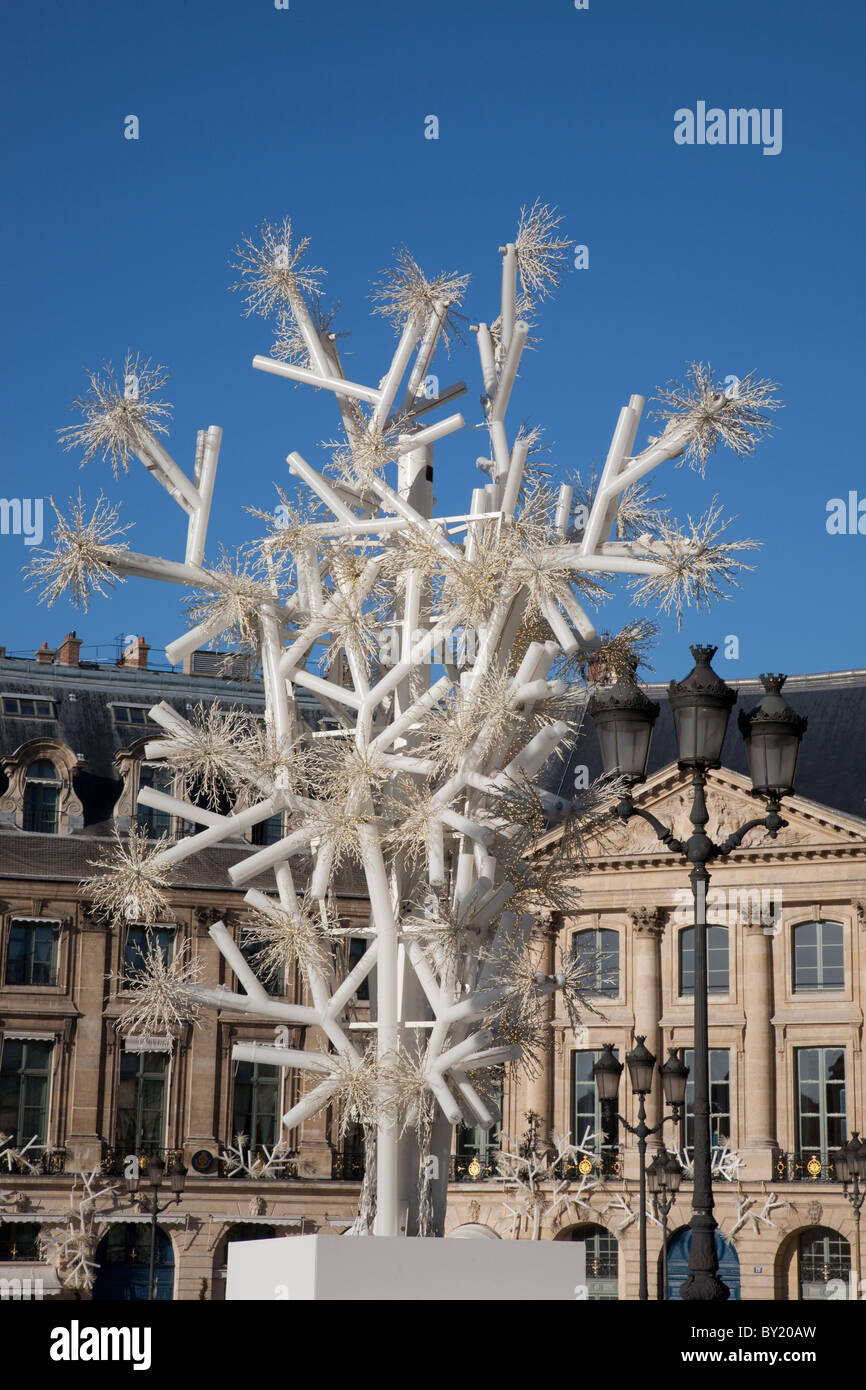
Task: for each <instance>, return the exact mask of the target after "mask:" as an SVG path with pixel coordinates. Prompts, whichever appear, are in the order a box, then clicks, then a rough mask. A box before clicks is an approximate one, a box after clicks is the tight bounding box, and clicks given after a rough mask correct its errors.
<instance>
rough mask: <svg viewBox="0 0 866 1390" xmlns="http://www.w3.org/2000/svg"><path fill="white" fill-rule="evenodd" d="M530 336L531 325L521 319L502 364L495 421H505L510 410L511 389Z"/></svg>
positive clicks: (495, 403) (515, 328)
mask: <svg viewBox="0 0 866 1390" xmlns="http://www.w3.org/2000/svg"><path fill="white" fill-rule="evenodd" d="M528 336H529V324H527V323H524V322H523V320H522V319H521V320H520V321H519V322H518V323H516V324H515V325H514V333H513V336H512V338H511V342H510V343H509V345H508V352H507V354H506V357H505V361H504V362H503V364H502V371H501V373H500V375H499V388H498V390H497V392H496V399H495V400H494V402H493V419H494V420H504V419H505V412H506V410H507V409H508V402H509V400H510V399H511V389H512V387H513V386H514V378H515V377H516V376H517V368H518V367H519V365H520V359H521V357H522V356H523V349H524V348H525V347H526V339H527V338H528Z"/></svg>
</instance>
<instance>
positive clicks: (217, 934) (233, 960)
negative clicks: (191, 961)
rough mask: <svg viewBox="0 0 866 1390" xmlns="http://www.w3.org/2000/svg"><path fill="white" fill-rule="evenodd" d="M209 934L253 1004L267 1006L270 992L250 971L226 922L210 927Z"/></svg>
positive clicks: (216, 923) (215, 923)
mask: <svg viewBox="0 0 866 1390" xmlns="http://www.w3.org/2000/svg"><path fill="white" fill-rule="evenodd" d="M207 934H208V936H209V937H210V939H211V941H213V942H214V943H215V944H216V946H217V948H218V949H219V953H220V955H221V956H222V958H223V960H224V961H225V962H226V964H227V965H229V966H230V967H231V969H232V970H233V971H234V972H235V974H236V975H237V978H238V982H239V984H241V985H243V987H244V989H245V991H246V993H247V997H248V998H249V999H250V1000H251V1002H253V1003H255V1004H257V1005H258V1004H266V1003H267V1002H268V992H267V990H266V989H265V987H264V985H263V984H262V982H261V980H260V979H259V977H258V975H256V974H254V973H253V971H252V970H251V969H250V967H249V964H248V963H247V961H246V960H245V959H244V955H243V952H242V951H241V948H240V947H239V946H238V945H236V943H235V942H234V941H233V940H232V937H231V933H230V932H229V930H228V927H227V926H226V924H225V922H214V924H213V926H211V927H208V933H207Z"/></svg>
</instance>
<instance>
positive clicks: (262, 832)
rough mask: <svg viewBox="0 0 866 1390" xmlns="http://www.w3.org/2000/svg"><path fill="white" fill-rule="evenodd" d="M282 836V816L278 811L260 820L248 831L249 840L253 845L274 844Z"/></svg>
mask: <svg viewBox="0 0 866 1390" xmlns="http://www.w3.org/2000/svg"><path fill="white" fill-rule="evenodd" d="M282 838H283V817H282V814H280V813H278V814H277V815H275V816H269V817H268V819H267V820H260V821H259V823H258V825H254V826H253V828H252V830H251V831H250V842H251V843H252V844H254V845H275V844H276V843H277V841H278V840H281V839H282Z"/></svg>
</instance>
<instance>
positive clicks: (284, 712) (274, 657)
mask: <svg viewBox="0 0 866 1390" xmlns="http://www.w3.org/2000/svg"><path fill="white" fill-rule="evenodd" d="M259 627H260V629H261V638H262V683H263V685H264V687H265V694H266V697H267V704H268V708H269V710H270V712H271V714H272V716H273V720H274V735H275V737H276V739H277V742H278V743H281V742H286V741H288V740H289V739H290V738H291V737H292V732H293V730H292V715H291V711H290V709H289V699H288V694H287V692H286V682H285V681H284V680H283V678H282V676H281V674H280V656H281V649H280V636H279V633H280V629H279V625H278V623H277V620H276V618H274V617H272V615H271V614H270V613H262V615H261V617H260V619H259Z"/></svg>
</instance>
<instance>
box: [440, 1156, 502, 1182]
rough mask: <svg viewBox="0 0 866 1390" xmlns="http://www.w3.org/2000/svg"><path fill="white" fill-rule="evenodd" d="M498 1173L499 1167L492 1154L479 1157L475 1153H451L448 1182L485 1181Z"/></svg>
mask: <svg viewBox="0 0 866 1390" xmlns="http://www.w3.org/2000/svg"><path fill="white" fill-rule="evenodd" d="M498 1175H499V1169H498V1168H497V1166H496V1162H495V1159H494V1158H493V1157H492V1156H489V1157H487V1158H479V1157H478V1155H477V1154H475V1153H460V1154H452V1155H451V1158H450V1160H449V1165H448V1181H449V1182H485V1181H489V1180H490V1179H491V1178H495V1177H498Z"/></svg>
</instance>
